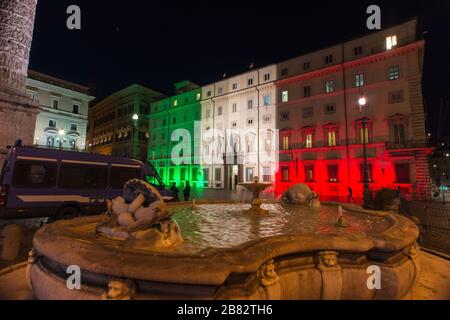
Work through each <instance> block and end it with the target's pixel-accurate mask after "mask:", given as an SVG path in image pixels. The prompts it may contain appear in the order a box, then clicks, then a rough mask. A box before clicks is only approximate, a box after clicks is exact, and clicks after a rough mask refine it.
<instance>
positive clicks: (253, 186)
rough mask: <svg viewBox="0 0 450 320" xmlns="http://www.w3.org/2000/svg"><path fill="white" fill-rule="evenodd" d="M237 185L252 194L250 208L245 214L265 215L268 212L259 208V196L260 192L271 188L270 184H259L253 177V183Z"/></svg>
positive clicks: (257, 179)
mask: <svg viewBox="0 0 450 320" xmlns="http://www.w3.org/2000/svg"><path fill="white" fill-rule="evenodd" d="M239 185H240V186H242V187H244V188H245V189H247V190H248V191H250V192H251V193H252V194H253V199H252V201H251V205H252V207H251V208H250V209H249V210H247V213H256V214H266V213H268V212H269V211H267V210H265V209H263V208H261V205H262V200H261V198H260V197H259V195H260V193H261V192H263V191H264V190H266V189H268V188H269V187H271V186H272V184H271V183H261V182H259V178H258V177H255V178H254V179H253V182H246V183H239Z"/></svg>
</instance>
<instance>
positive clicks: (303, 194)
mask: <svg viewBox="0 0 450 320" xmlns="http://www.w3.org/2000/svg"><path fill="white" fill-rule="evenodd" d="M283 198H284V199H285V200H286V201H287V202H289V203H291V204H299V205H307V206H310V207H312V208H320V206H321V203H320V199H319V195H318V194H317V193H316V192H314V191H312V190H311V189H310V188H309V187H308V186H307V185H306V184H302V183H299V184H296V185H294V186H292V187H291V188H290V189H289V190H288V191H286V192H285V193H284V195H283Z"/></svg>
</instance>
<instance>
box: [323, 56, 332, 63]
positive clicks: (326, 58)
mask: <svg viewBox="0 0 450 320" xmlns="http://www.w3.org/2000/svg"><path fill="white" fill-rule="evenodd" d="M331 63H333V55H332V54H330V55H327V56H325V64H331Z"/></svg>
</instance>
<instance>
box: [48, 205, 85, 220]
mask: <svg viewBox="0 0 450 320" xmlns="http://www.w3.org/2000/svg"><path fill="white" fill-rule="evenodd" d="M79 215H80V212H79V211H78V210H77V209H76V208H74V207H64V208H61V209H59V210H58V213H57V214H56V215H55V217H54V218H53V221H57V220H69V219H73V218H76V217H78V216H79Z"/></svg>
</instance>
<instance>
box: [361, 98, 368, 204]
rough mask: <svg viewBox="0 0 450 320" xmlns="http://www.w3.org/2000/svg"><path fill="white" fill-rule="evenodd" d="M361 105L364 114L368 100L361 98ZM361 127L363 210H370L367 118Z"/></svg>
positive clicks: (364, 118)
mask: <svg viewBox="0 0 450 320" xmlns="http://www.w3.org/2000/svg"><path fill="white" fill-rule="evenodd" d="M358 103H359V111H360V112H361V114H362V111H363V108H364V106H365V105H366V104H367V99H366V98H365V97H364V96H362V97H361V98H359V100H358ZM365 111H367V109H365ZM361 125H362V140H363V159H364V163H363V170H364V191H363V208H365V209H367V208H369V204H370V190H369V172H368V168H367V142H368V141H367V140H366V137H367V138H368V136H369V135H368V134H367V135H366V130H367V118H366V117H365V116H363V117H362V119H361Z"/></svg>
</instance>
